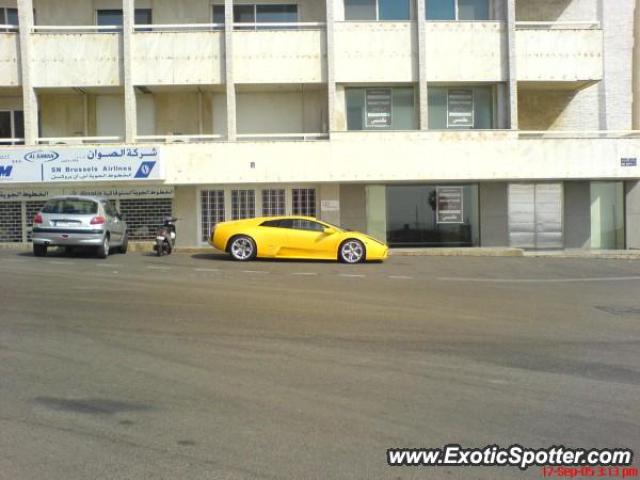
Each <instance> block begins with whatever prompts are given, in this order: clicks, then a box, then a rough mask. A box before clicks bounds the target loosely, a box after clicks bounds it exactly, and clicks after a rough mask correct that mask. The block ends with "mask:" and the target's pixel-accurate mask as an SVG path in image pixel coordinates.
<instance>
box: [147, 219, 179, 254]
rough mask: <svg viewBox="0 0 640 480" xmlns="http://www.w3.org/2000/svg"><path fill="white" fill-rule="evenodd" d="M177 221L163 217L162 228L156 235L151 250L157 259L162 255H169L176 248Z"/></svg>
mask: <svg viewBox="0 0 640 480" xmlns="http://www.w3.org/2000/svg"><path fill="white" fill-rule="evenodd" d="M177 220H178V219H177V218H174V217H171V216H165V217H163V219H162V227H160V228H159V229H158V231H157V233H156V244H155V245H154V246H153V250H154V251H155V252H156V255H158V256H159V257H161V256H163V255H171V252H173V250H174V249H175V247H176V221H177Z"/></svg>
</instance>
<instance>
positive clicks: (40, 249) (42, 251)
mask: <svg viewBox="0 0 640 480" xmlns="http://www.w3.org/2000/svg"><path fill="white" fill-rule="evenodd" d="M33 255H34V256H36V257H46V256H47V246H46V245H36V244H35V243H34V244H33Z"/></svg>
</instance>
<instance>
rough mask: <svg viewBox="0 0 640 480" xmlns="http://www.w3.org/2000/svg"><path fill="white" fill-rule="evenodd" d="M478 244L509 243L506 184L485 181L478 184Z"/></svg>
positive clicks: (485, 245)
mask: <svg viewBox="0 0 640 480" xmlns="http://www.w3.org/2000/svg"><path fill="white" fill-rule="evenodd" d="M478 188H479V192H478V195H479V197H480V245H481V246H483V247H506V246H508V245H509V199H508V194H507V184H506V183H499V182H485V183H480V184H479V187H478Z"/></svg>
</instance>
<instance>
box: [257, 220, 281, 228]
mask: <svg viewBox="0 0 640 480" xmlns="http://www.w3.org/2000/svg"><path fill="white" fill-rule="evenodd" d="M280 222H281V221H280V220H267V221H266V222H262V223H261V224H260V226H261V227H274V228H279V227H281V225H280Z"/></svg>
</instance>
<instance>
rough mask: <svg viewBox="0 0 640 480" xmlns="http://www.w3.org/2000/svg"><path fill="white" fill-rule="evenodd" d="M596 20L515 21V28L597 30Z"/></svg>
mask: <svg viewBox="0 0 640 480" xmlns="http://www.w3.org/2000/svg"><path fill="white" fill-rule="evenodd" d="M600 28H601V27H600V22H598V21H573V22H567V21H560V22H558V21H556V22H520V21H519V22H516V29H520V30H598V29H600Z"/></svg>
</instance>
